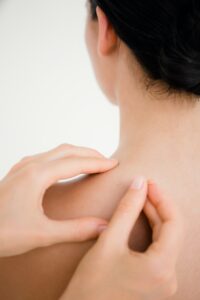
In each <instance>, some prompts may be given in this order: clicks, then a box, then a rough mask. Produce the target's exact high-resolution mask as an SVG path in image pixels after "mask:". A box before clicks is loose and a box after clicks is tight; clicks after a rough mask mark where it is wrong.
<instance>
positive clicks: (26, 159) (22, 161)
mask: <svg viewBox="0 0 200 300" xmlns="http://www.w3.org/2000/svg"><path fill="white" fill-rule="evenodd" d="M30 158H31V156H24V157H23V158H22V159H21V160H20V161H19V163H25V162H27V161H29V160H30Z"/></svg>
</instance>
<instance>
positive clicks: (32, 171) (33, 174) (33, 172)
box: [24, 162, 41, 180]
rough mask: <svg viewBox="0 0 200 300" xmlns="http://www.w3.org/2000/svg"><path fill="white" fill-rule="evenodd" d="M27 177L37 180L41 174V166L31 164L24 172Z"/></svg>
mask: <svg viewBox="0 0 200 300" xmlns="http://www.w3.org/2000/svg"><path fill="white" fill-rule="evenodd" d="M24 173H25V176H26V177H27V178H29V179H33V180H36V179H37V178H38V177H39V176H40V173H41V169H40V167H39V164H38V163H36V162H31V163H30V164H29V165H28V166H27V167H26V168H25V170H24Z"/></svg>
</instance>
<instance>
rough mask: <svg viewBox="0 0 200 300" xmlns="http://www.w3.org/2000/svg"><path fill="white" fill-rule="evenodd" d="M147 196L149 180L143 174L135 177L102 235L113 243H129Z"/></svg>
mask: <svg viewBox="0 0 200 300" xmlns="http://www.w3.org/2000/svg"><path fill="white" fill-rule="evenodd" d="M146 197H147V181H146V180H145V179H144V178H143V177H141V176H138V177H135V178H134V181H133V183H132V184H131V186H130V188H129V190H128V191H127V193H126V194H125V196H124V197H123V198H122V200H121V202H120V204H119V206H118V208H117V210H116V212H115V213H114V215H113V217H112V219H111V221H110V223H109V225H108V228H107V230H105V232H104V233H103V234H102V237H103V236H104V237H103V238H108V240H109V241H110V244H111V245H115V246H116V245H119V244H120V245H123V246H124V245H127V244H128V240H129V236H130V233H131V231H132V229H133V227H134V225H135V223H136V221H137V219H138V217H139V215H140V213H141V212H142V209H143V207H144V204H145V202H146Z"/></svg>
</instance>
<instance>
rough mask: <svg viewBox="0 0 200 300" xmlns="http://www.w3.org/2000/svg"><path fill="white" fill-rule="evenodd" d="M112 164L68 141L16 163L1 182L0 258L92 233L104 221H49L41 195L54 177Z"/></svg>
mask: <svg viewBox="0 0 200 300" xmlns="http://www.w3.org/2000/svg"><path fill="white" fill-rule="evenodd" d="M116 165H117V161H113V160H111V159H106V158H105V157H104V156H103V155H101V154H100V153H99V152H97V151H95V150H92V149H89V148H83V147H76V146H73V145H69V144H66V145H61V146H59V147H57V148H55V149H53V150H51V151H49V152H46V153H42V154H38V155H34V156H30V157H26V158H24V159H23V160H22V161H20V162H19V163H18V164H16V165H15V166H14V167H13V168H12V169H11V170H10V172H9V173H8V174H7V175H6V176H5V178H3V179H2V180H1V181H0V257H6V256H14V255H19V254H22V253H24V252H27V251H30V250H32V249H34V248H38V247H45V246H50V245H53V244H55V243H60V242H77V241H79V242H80V241H85V240H88V239H92V238H95V237H97V236H98V235H99V234H100V231H99V226H100V225H102V224H105V223H106V221H105V220H102V219H98V218H93V217H88V218H82V219H76V220H66V221H62V222H61V221H54V220H50V219H49V218H48V217H47V216H45V214H44V211H43V207H42V200H43V196H44V194H45V191H46V190H47V189H48V188H49V187H50V186H51V185H53V184H54V183H56V182H57V181H59V180H62V179H68V178H70V177H74V176H76V175H80V174H89V173H100V172H105V171H108V170H109V169H112V168H113V167H115V166H116Z"/></svg>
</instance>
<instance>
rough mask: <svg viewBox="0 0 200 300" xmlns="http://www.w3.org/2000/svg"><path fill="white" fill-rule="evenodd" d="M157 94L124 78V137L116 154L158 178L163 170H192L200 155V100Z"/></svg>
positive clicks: (121, 103) (123, 161)
mask: <svg viewBox="0 0 200 300" xmlns="http://www.w3.org/2000/svg"><path fill="white" fill-rule="evenodd" d="M138 86H139V85H138ZM157 98H158V97H157ZM157 98H154V99H153V98H152V95H150V94H149V92H148V91H145V92H144V90H142V89H139V88H138V87H137V85H136V84H134V83H133V82H131V80H130V83H129V81H128V80H127V79H126V81H125V80H120V84H119V85H118V90H117V101H118V104H119V109H120V141H119V147H118V149H117V151H116V152H115V154H114V155H113V156H114V157H117V158H118V159H119V160H120V163H121V165H123V166H126V167H127V172H129V171H128V170H130V172H132V171H133V168H132V170H131V168H130V165H131V164H132V165H133V166H134V171H135V172H143V174H146V175H147V176H152V175H154V177H156V178H157V179H158V177H159V174H161V173H163V174H164V175H166V173H167V172H168V174H172V172H173V174H174V176H178V172H180V171H181V170H182V171H183V172H184V171H185V170H187V171H188V172H190V169H191V167H194V166H193V165H192V163H191V162H194V161H195V158H198V157H199V150H200V138H199V134H200V103H198V102H192V101H191V102H189V101H184V100H183V99H173V98H172V96H171V98H170V97H169V96H168V97H167V98H164V96H163V95H161V96H160V99H157ZM175 169H176V170H175ZM176 171H177V174H175V173H176ZM169 176H170V175H169ZM179 176H180V173H179ZM156 178H155V179H156ZM165 180H166V178H165Z"/></svg>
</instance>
